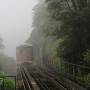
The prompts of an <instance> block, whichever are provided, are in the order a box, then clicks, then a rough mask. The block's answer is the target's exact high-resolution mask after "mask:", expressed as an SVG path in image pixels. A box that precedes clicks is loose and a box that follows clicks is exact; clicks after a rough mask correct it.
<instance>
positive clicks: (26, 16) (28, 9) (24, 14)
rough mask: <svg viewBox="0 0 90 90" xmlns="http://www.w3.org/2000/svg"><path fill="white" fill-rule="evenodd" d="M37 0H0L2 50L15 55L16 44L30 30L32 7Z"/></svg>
mask: <svg viewBox="0 0 90 90" xmlns="http://www.w3.org/2000/svg"><path fill="white" fill-rule="evenodd" d="M37 2H38V1H37V0H0V36H1V37H2V38H3V43H4V45H5V49H4V52H5V53H6V54H7V55H8V56H10V57H15V50H16V46H18V45H20V44H22V43H24V42H25V40H27V38H28V37H29V36H30V33H31V31H32V19H33V8H34V6H35V5H36V4H37Z"/></svg>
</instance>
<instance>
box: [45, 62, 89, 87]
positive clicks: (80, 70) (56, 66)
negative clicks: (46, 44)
mask: <svg viewBox="0 0 90 90" xmlns="http://www.w3.org/2000/svg"><path fill="white" fill-rule="evenodd" d="M46 65H47V67H49V68H52V69H53V70H55V71H57V72H59V73H61V74H62V75H65V77H67V78H70V79H72V80H73V81H76V82H77V81H78V83H80V84H82V85H84V86H85V87H88V86H90V67H88V66H85V65H78V64H73V63H70V62H64V61H63V62H53V63H47V64H46Z"/></svg>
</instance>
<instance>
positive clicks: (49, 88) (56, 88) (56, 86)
mask: <svg viewBox="0 0 90 90" xmlns="http://www.w3.org/2000/svg"><path fill="white" fill-rule="evenodd" d="M26 67H27V70H28V73H29V74H30V75H31V76H32V77H33V78H34V80H35V81H36V83H37V85H38V86H39V88H40V90H68V89H67V88H66V87H64V86H63V85H62V84H61V83H59V82H58V81H56V80H55V79H54V77H51V76H49V75H48V74H46V73H44V72H43V71H42V70H41V69H39V68H38V67H35V66H34V67H30V66H28V65H26Z"/></svg>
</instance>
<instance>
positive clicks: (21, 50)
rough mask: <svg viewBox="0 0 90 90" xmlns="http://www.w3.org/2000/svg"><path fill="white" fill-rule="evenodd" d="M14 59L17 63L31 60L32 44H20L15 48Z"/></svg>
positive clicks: (30, 61)
mask: <svg viewBox="0 0 90 90" xmlns="http://www.w3.org/2000/svg"><path fill="white" fill-rule="evenodd" d="M16 60H17V63H24V62H29V63H32V60H33V48H32V45H28V44H25V45H20V46H18V47H17V48H16Z"/></svg>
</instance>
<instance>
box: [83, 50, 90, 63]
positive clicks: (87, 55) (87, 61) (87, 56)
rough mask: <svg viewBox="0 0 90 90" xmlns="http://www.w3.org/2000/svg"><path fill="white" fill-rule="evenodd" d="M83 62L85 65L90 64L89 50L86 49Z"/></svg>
mask: <svg viewBox="0 0 90 90" xmlns="http://www.w3.org/2000/svg"><path fill="white" fill-rule="evenodd" d="M83 56H84V61H85V62H86V63H87V64H90V49H87V50H86V51H85V52H84V55H83Z"/></svg>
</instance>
